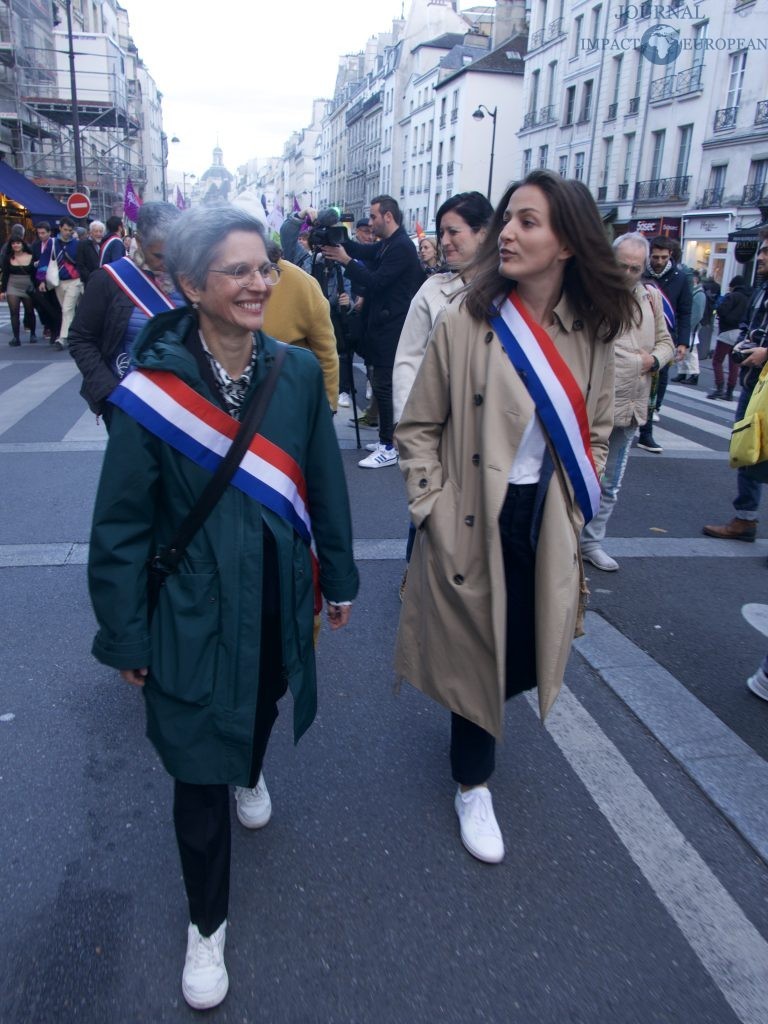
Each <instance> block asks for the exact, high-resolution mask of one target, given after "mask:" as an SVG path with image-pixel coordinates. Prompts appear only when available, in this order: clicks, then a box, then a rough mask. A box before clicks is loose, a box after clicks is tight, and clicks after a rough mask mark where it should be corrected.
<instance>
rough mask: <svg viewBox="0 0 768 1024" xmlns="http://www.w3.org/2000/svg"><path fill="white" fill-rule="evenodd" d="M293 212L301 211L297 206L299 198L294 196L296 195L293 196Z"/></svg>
mask: <svg viewBox="0 0 768 1024" xmlns="http://www.w3.org/2000/svg"><path fill="white" fill-rule="evenodd" d="M293 212H294V213H301V207H300V206H299V200H298V199H297V198H296V196H294V197H293Z"/></svg>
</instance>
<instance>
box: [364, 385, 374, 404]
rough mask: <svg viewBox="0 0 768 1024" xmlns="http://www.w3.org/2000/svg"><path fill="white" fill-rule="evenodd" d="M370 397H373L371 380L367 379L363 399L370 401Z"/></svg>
mask: <svg viewBox="0 0 768 1024" xmlns="http://www.w3.org/2000/svg"><path fill="white" fill-rule="evenodd" d="M372 398H373V388H372V387H371V382H370V381H368V382H367V384H366V385H365V400H366V402H370V400H371V399H372Z"/></svg>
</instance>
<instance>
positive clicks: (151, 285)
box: [102, 256, 226, 415]
mask: <svg viewBox="0 0 768 1024" xmlns="http://www.w3.org/2000/svg"><path fill="white" fill-rule="evenodd" d="M102 270H106V272H107V273H108V274H109V276H110V277H111V278H112V280H113V281H114V282H115V284H116V285H117V286H118V288H120V289H121V290H122V291H124V292H125V294H126V295H127V296H128V298H129V299H130V300H131V302H132V303H133V304H134V306H136V308H137V309H140V310H141V312H142V313H143V314H144V315H145V316H146V317H147V318H148V319H151V318H152V317H153V316H155V315H156V314H157V313H165V312H166V311H167V310H169V309H176V303H175V302H174V301H173V299H170V298H168V296H167V295H166V294H165V293H164V292H161V291H160V289H159V288H158V287H157V285H156V284H155V282H154V281H153V280H152V278H151V277H150V276H149V274H145V273H144V271H143V270H142V269H141V268H140V267H137V266H136V264H135V263H134V262H133V260H129V259H128V257H127V256H122V257H121V258H120V259H119V260H115V262H114V263H105V264H104V266H103V267H102ZM225 415H226V413H225Z"/></svg>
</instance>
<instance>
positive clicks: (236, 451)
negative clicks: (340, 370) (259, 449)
mask: <svg viewBox="0 0 768 1024" xmlns="http://www.w3.org/2000/svg"><path fill="white" fill-rule="evenodd" d="M287 350H288V346H287V345H280V347H279V348H278V350H277V352H276V353H275V358H274V360H273V362H272V366H271V367H270V370H269V373H268V374H267V376H266V377H265V378H264V380H263V382H262V383H261V384H260V385H259V388H258V390H257V392H256V394H255V395H254V396H253V398H252V399H251V402H250V404H249V406H248V408H247V410H246V412H245V416H244V417H243V419H242V421H241V423H240V429H239V430H238V432H237V434H236V436H235V438H234V440H233V441H232V444H231V445H230V446H229V450H228V452H227V454H226V455H225V456H224V458H223V459H222V460H221V462H220V463H219V465H218V467H217V469H216V472H215V473H214V474H213V476H212V477H211V479H210V480H209V481H208V484H207V485H206V487H205V490H204V491H203V493H202V494H201V495H200V497H199V498H198V499H197V501H196V502H195V504H194V505H193V506H192V508H191V509H190V511H189V514H188V515H187V518H186V519H185V520H184V522H183V523H182V524H181V526H180V527H179V529H178V532H177V533H176V536H175V538H174V539H173V540H172V541H171V543H170V544H169V545H168V547H167V548H164V549H163V550H162V551H158V552H157V554H156V555H155V556H154V557H153V558H150V559H149V561H148V562H147V614H148V617H149V621H150V622H151V621H152V616H153V614H154V611H155V608H156V607H157V602H158V600H159V599H160V591H161V590H162V589H163V586H164V585H165V581H166V580H167V579H168V577H169V576H170V575H171V573H174V572H176V570H177V569H178V567H179V564H180V562H181V560H182V558H183V557H184V553H185V551H186V550H187V547H188V546H189V543H190V541H191V540H192V538H193V537H194V536H195V534H196V533H197V531H198V530H199V529H200V527H201V526H202V525H203V523H204V522H205V521H206V519H207V518H208V516H209V515H210V514H211V512H212V511H213V509H214V506H215V505H216V503H217V502H218V500H219V498H220V497H221V496H222V494H223V493H224V491H225V490H226V489H227V485H228V484H229V481H230V480H231V479H232V477H233V476H234V473H235V470H236V469H237V467H238V466H239V465H240V462H241V460H242V458H243V456H244V455H245V453H246V451H247V450H248V446H249V445H250V443H251V441H252V439H253V436H254V434H255V433H256V432H257V430H258V429H259V426H260V425H261V421H262V420H263V419H264V414H265V413H266V411H267V408H268V406H269V402H270V399H271V398H272V395H273V393H274V390H275V385H276V384H277V378H278V377H279V375H280V368H281V367H282V365H283V362H284V360H285V355H286V352H287Z"/></svg>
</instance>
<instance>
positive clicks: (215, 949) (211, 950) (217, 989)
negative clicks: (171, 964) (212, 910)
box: [181, 921, 229, 1010]
mask: <svg viewBox="0 0 768 1024" xmlns="http://www.w3.org/2000/svg"><path fill="white" fill-rule="evenodd" d="M226 937H227V922H226V921H222V923H221V924H220V925H219V927H218V928H217V929H216V931H215V932H214V933H213V935H210V936H208V938H205V937H204V936H203V935H201V934H200V932H199V931H198V928H197V925H195V924H190V926H189V928H188V929H187V957H186V960H185V961H184V971H183V973H182V975H181V991H182V992H183V993H184V998H185V999H186V1001H187V1002H188V1003H189V1005H190V1006H191V1007H193V1008H194V1009H195V1010H210V1008H211V1007H212V1006H218V1005H219V1003H220V1002H221V1001H222V1000H223V998H224V996H225V995H226V994H227V990H228V988H229V978H228V977H227V968H226V967H225V966H224V941H225V939H226Z"/></svg>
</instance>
